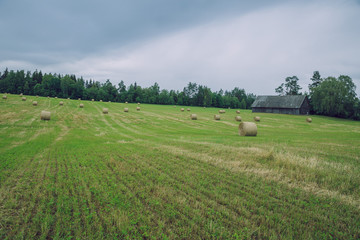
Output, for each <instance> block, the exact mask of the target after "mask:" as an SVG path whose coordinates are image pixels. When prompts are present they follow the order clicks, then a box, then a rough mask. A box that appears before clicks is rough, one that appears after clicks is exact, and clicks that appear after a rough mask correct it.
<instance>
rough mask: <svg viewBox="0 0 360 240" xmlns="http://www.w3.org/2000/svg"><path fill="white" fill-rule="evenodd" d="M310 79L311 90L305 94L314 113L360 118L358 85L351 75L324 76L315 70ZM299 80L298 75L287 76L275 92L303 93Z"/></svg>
mask: <svg viewBox="0 0 360 240" xmlns="http://www.w3.org/2000/svg"><path fill="white" fill-rule="evenodd" d="M310 80H311V83H310V84H309V85H308V88H309V92H305V93H304V94H305V95H307V96H308V98H309V100H310V107H311V112H312V113H313V114H318V115H326V116H331V117H341V118H351V119H356V120H360V99H359V98H357V97H356V92H355V90H356V86H355V84H354V82H353V81H352V79H351V77H349V76H346V75H340V76H339V77H338V78H336V77H327V78H322V77H321V75H320V73H319V71H314V73H313V76H312V77H311V78H310ZM298 82H299V79H298V77H296V76H292V77H287V78H286V79H285V83H282V84H281V85H280V86H279V87H277V88H276V89H275V92H276V93H278V94H279V95H299V94H302V93H301V92H300V90H301V87H300V85H299V84H298Z"/></svg>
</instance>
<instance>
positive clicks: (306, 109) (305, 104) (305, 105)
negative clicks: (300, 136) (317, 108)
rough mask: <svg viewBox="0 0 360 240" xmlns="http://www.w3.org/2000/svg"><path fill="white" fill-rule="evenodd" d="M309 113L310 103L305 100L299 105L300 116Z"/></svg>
mask: <svg viewBox="0 0 360 240" xmlns="http://www.w3.org/2000/svg"><path fill="white" fill-rule="evenodd" d="M309 113H310V103H309V101H308V100H307V98H305V101H304V102H303V103H302V104H301V107H300V114H309Z"/></svg>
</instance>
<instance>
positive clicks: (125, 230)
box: [0, 95, 360, 239]
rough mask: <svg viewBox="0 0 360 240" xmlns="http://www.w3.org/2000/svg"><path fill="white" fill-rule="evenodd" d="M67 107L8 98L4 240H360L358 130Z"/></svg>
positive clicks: (358, 125)
mask: <svg viewBox="0 0 360 240" xmlns="http://www.w3.org/2000/svg"><path fill="white" fill-rule="evenodd" d="M35 99H36V100H37V101H38V106H32V104H31V103H32V100H35ZM59 101H61V99H53V98H42V97H39V98H35V97H32V96H27V101H26V102H23V101H21V97H19V96H17V95H8V99H7V100H3V99H1V101H0V238H1V239H49V238H52V239H124V238H125V239H141V238H145V239H200V238H201V239H249V238H253V239H259V238H260V239H264V238H265V239H279V238H282V239H359V238H360V187H359V186H360V159H359V158H360V122H356V121H349V120H343V119H336V118H328V117H322V116H311V117H312V119H313V122H312V123H310V124H309V123H307V122H306V121H305V118H306V117H305V116H293V115H277V114H256V115H258V116H260V117H261V122H259V123H257V125H258V136H257V137H241V136H239V135H238V129H237V128H238V122H235V120H234V117H235V116H236V114H235V110H234V109H232V110H226V113H225V114H221V121H215V120H213V115H214V114H217V113H218V110H219V109H215V108H206V109H205V108H199V107H191V112H190V113H196V114H197V117H198V120H196V121H192V120H190V118H189V115H190V113H189V112H186V111H185V112H181V111H180V107H179V106H178V107H176V108H174V107H173V106H160V105H147V104H141V111H136V110H135V108H136V106H137V105H136V104H124V103H122V104H121V103H105V102H89V101H81V103H84V105H85V106H84V108H83V109H80V108H79V103H80V101H77V100H63V101H64V106H59V105H58V103H59ZM104 107H106V108H108V109H109V114H107V115H105V114H102V108H104ZM124 107H128V108H129V112H128V113H125V112H123V109H124ZM42 110H49V111H51V120H50V121H41V120H40V112H41V111H42ZM240 115H241V117H242V119H243V121H252V119H253V117H254V116H255V114H253V113H251V111H249V110H241V114H240Z"/></svg>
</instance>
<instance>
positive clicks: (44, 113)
mask: <svg viewBox="0 0 360 240" xmlns="http://www.w3.org/2000/svg"><path fill="white" fill-rule="evenodd" d="M50 115H51V114H50V112H48V111H41V114H40V116H41V120H50Z"/></svg>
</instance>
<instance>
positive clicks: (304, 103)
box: [251, 95, 310, 115]
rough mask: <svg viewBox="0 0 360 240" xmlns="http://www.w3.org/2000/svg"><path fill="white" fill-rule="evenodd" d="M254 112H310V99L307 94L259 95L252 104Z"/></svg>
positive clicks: (301, 113) (299, 113) (295, 113)
mask: <svg viewBox="0 0 360 240" xmlns="http://www.w3.org/2000/svg"><path fill="white" fill-rule="evenodd" d="M251 107H252V112H263V113H282V114H294V115H304V114H309V112H310V104H309V99H308V98H307V96H305V95H288V96H258V97H257V98H256V99H255V102H254V103H253V104H252V105H251Z"/></svg>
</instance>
